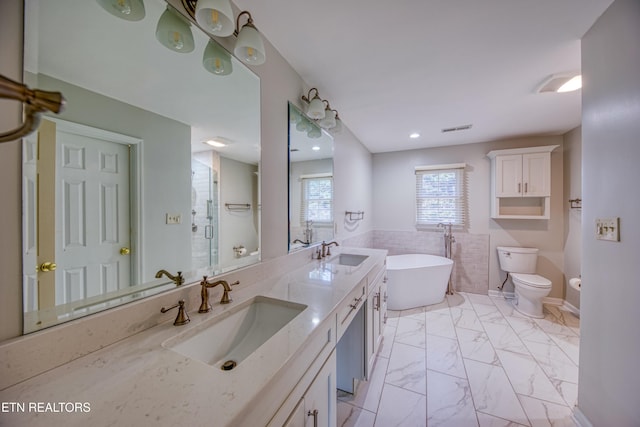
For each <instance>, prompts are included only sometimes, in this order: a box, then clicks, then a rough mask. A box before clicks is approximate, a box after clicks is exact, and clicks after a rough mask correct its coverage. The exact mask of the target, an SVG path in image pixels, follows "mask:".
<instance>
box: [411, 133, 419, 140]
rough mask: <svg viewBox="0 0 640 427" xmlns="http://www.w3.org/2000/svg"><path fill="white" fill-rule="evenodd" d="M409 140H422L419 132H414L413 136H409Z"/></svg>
mask: <svg viewBox="0 0 640 427" xmlns="http://www.w3.org/2000/svg"><path fill="white" fill-rule="evenodd" d="M409 138H411V139H416V138H420V134H419V133H418V132H413V133H412V134H411V135H409Z"/></svg>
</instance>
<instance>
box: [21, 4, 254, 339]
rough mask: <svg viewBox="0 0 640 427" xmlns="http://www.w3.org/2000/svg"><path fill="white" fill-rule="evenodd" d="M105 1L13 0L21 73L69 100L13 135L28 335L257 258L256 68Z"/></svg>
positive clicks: (162, 21) (169, 20)
mask: <svg viewBox="0 0 640 427" xmlns="http://www.w3.org/2000/svg"><path fill="white" fill-rule="evenodd" d="M108 3H110V2H103V1H98V0H86V1H77V0H76V1H74V0H56V1H49V0H40V1H38V0H25V53H24V57H25V61H24V80H25V83H26V84H28V85H29V86H30V87H37V88H40V89H44V90H51V91H60V92H62V93H63V95H64V97H65V98H66V100H67V105H66V110H65V111H64V112H63V113H62V114H60V115H57V116H52V117H43V120H42V122H41V124H40V127H39V129H38V131H37V132H35V133H34V134H32V135H30V136H29V137H27V138H25V139H24V141H23V147H24V150H23V208H24V209H23V210H24V216H23V279H24V286H23V293H24V297H23V301H24V307H23V309H24V332H25V333H27V332H32V331H35V330H38V329H41V328H44V327H47V326H51V325H55V324H57V323H60V322H63V321H67V320H71V319H74V318H77V317H80V316H84V315H87V314H91V313H94V312H97V311H100V310H103V309H106V308H110V307H113V306H115V305H119V304H123V303H126V302H129V301H132V300H135V299H138V298H143V297H146V296H149V295H152V294H154V293H158V292H162V291H164V290H167V289H172V288H174V287H175V286H176V285H177V282H178V280H177V279H176V280H175V281H174V280H173V279H172V278H171V277H168V276H167V274H166V273H168V274H169V275H170V276H172V277H174V278H175V277H176V275H177V273H178V271H180V272H182V276H183V277H184V279H185V280H184V282H185V283H188V282H190V281H195V280H197V279H198V278H199V277H200V276H201V275H202V274H207V275H214V274H219V273H221V272H225V271H228V270H231V269H235V268H239V267H242V266H246V265H249V264H252V263H255V262H258V261H259V260H260V242H259V240H260V238H259V236H260V230H259V224H260V219H259V207H260V197H259V184H260V174H259V172H260V170H259V161H260V81H259V78H258V77H257V76H256V75H255V74H253V73H252V72H251V71H250V70H249V69H248V68H247V67H245V66H244V65H243V64H242V63H240V62H239V61H237V60H236V59H235V58H234V57H232V56H231V55H229V53H227V52H226V51H225V50H224V49H222V48H221V47H220V46H219V45H218V44H217V43H215V42H214V41H212V40H210V38H209V37H208V36H206V35H205V33H203V32H202V31H201V30H200V29H199V28H198V27H197V26H195V25H193V24H191V23H190V22H189V21H187V20H186V19H185V18H183V17H182V16H181V15H179V14H178V12H177V11H176V10H175V9H173V8H172V7H171V6H169V5H168V4H167V3H166V2H165V1H163V0H144V9H143V12H142V15H141V14H140V11H139V10H138V9H135V10H134V9H132V10H131V12H130V14H129V15H127V16H128V17H129V18H132V20H127V19H121V18H119V17H117V16H115V15H116V14H112V13H109V11H108V10H106V9H105V8H104V7H103V6H102V5H103V4H105V5H106V4H108ZM116 4H119V3H116ZM122 4H123V5H124V6H123V7H125V6H126V4H127V2H123V3H122ZM132 4H134V5H136V6H137V5H140V4H142V2H132ZM125 15H126V14H125ZM139 18H141V19H139ZM205 141H209V144H205V143H204V142H205ZM211 144H213V145H214V146H212V145H211ZM162 270H165V271H166V273H165V272H163V271H162ZM159 273H160V274H159ZM158 276H160V277H158Z"/></svg>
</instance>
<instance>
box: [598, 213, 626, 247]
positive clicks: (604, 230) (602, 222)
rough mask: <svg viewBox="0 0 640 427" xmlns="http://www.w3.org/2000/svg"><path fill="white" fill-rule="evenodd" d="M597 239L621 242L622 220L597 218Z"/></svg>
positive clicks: (617, 218)
mask: <svg viewBox="0 0 640 427" xmlns="http://www.w3.org/2000/svg"><path fill="white" fill-rule="evenodd" d="M596 239H598V240H609V241H611V242H619V241H620V218H619V217H615V218H596Z"/></svg>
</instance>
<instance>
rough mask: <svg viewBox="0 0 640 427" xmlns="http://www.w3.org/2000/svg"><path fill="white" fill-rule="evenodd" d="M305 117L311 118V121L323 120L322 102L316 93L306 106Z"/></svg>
mask: <svg viewBox="0 0 640 427" xmlns="http://www.w3.org/2000/svg"><path fill="white" fill-rule="evenodd" d="M306 114H307V116H309V117H311V118H312V119H313V120H320V119H323V118H324V114H325V111H324V102H322V99H320V97H319V96H318V94H317V93H316V96H314V97H313V99H312V100H311V101H310V102H309V105H308V106H307V112H306Z"/></svg>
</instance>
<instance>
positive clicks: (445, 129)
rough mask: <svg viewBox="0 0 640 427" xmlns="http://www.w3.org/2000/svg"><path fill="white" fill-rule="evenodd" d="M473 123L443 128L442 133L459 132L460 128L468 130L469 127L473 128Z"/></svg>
mask: <svg viewBox="0 0 640 427" xmlns="http://www.w3.org/2000/svg"><path fill="white" fill-rule="evenodd" d="M472 126H473V125H462V126H455V127H452V128H444V129H442V133H447V132H458V131H459V130H467V129H471V127H472Z"/></svg>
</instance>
